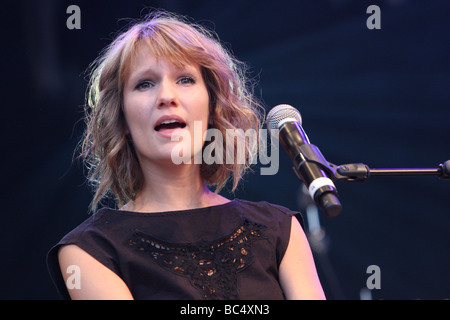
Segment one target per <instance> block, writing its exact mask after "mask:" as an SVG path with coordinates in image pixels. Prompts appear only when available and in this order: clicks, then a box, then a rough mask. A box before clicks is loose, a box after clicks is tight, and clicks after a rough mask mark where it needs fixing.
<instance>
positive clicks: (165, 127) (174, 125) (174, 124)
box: [155, 120, 186, 131]
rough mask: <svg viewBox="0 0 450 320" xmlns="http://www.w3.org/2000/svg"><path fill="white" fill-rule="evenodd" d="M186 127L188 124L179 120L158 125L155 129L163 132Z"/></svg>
mask: <svg viewBox="0 0 450 320" xmlns="http://www.w3.org/2000/svg"><path fill="white" fill-rule="evenodd" d="M185 127H186V123H184V122H180V121H177V120H165V121H163V122H161V123H160V124H158V125H157V126H156V127H155V130H156V131H162V130H171V129H177V128H180V129H183V128H185Z"/></svg>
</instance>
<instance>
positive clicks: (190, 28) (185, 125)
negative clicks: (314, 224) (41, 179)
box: [48, 13, 324, 299]
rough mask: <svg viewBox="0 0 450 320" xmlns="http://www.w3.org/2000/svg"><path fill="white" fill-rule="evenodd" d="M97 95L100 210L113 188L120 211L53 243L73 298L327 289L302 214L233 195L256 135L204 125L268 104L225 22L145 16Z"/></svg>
mask: <svg viewBox="0 0 450 320" xmlns="http://www.w3.org/2000/svg"><path fill="white" fill-rule="evenodd" d="M87 100H88V106H89V108H88V109H89V110H88V111H87V130H86V135H85V138H84V141H83V147H82V156H83V157H84V158H85V160H86V162H87V163H88V167H89V169H90V172H89V174H90V180H91V181H92V182H94V183H95V187H96V193H95V196H94V199H93V202H92V210H94V211H95V210H97V205H98V203H99V202H100V201H101V200H102V199H103V198H105V197H107V196H108V195H113V197H114V198H115V199H116V201H117V207H118V208H119V209H109V208H103V209H100V210H98V211H97V212H96V213H95V214H94V215H92V216H91V217H90V218H88V219H87V220H86V221H85V222H83V223H82V224H81V225H80V226H78V227H77V228H75V229H74V230H73V231H72V232H70V233H69V234H68V235H66V236H65V237H64V238H63V239H62V240H61V241H60V242H59V243H58V244H57V245H56V246H55V247H53V248H52V249H51V251H50V252H49V255H48V264H49V270H50V273H51V275H52V277H53V279H54V282H55V284H56V286H57V287H58V290H59V291H60V293H61V294H62V295H63V297H65V298H71V299H285V298H286V299H323V298H324V294H323V291H322V288H321V285H320V282H319V279H318V277H317V273H316V270H315V266H314V262H313V259H312V255H311V251H310V248H309V245H308V243H307V240H306V237H305V235H304V233H303V231H302V228H301V226H300V224H299V222H298V220H297V219H296V218H295V217H294V213H293V212H291V211H289V210H287V209H286V208H283V207H280V206H276V205H272V204H269V203H267V202H257V203H255V202H250V201H245V200H240V199H234V200H229V199H227V198H224V197H222V196H221V195H219V191H220V189H221V188H222V187H223V186H224V185H225V183H226V182H227V180H228V179H232V182H233V190H234V188H236V186H237V185H238V183H239V181H240V179H241V177H242V175H243V174H244V172H245V171H246V169H248V167H249V164H250V162H251V161H250V160H251V159H252V158H251V157H252V152H254V151H255V150H254V148H252V146H251V143H249V142H248V140H246V139H245V137H243V136H242V135H241V136H239V135H237V139H236V140H233V142H234V143H233V144H232V146H233V150H230V148H214V146H217V144H219V143H223V144H224V145H225V141H223V140H222V139H217V138H216V139H209V140H208V139H201V143H198V139H196V138H195V137H198V135H199V134H200V135H201V137H202V138H204V137H206V136H207V134H208V130H216V131H215V132H220V133H222V137H224V139H226V131H227V130H237V129H241V130H244V131H245V130H248V129H255V130H256V132H257V131H258V129H259V128H260V114H259V112H258V110H259V108H260V106H259V105H258V104H257V103H256V102H255V100H254V99H253V96H252V94H251V92H250V91H249V90H248V88H247V81H246V78H245V73H244V70H243V65H242V64H241V63H240V62H239V61H237V60H235V59H234V58H233V57H232V56H231V55H230V54H229V53H228V52H227V51H226V50H225V49H224V48H223V47H222V46H221V45H220V44H219V42H218V41H217V40H215V38H214V37H213V35H212V34H211V33H209V32H208V31H206V30H205V29H204V28H202V27H201V26H198V25H194V24H191V23H189V22H187V21H185V20H183V19H182V18H180V17H176V16H174V15H171V14H168V13H155V14H153V15H151V16H149V17H148V18H146V19H145V20H144V21H142V22H139V23H136V24H135V25H134V26H132V27H131V28H130V29H129V30H128V31H126V32H124V33H122V34H121V35H120V36H118V37H117V38H116V40H114V41H113V42H112V43H111V45H110V46H108V47H107V48H106V50H105V51H104V52H103V54H102V56H101V57H100V58H99V59H98V60H97V61H96V63H95V64H94V69H93V73H92V77H91V82H90V86H89V91H88V98H87ZM189 137H190V138H192V137H194V138H193V139H189ZM210 140H212V141H210ZM203 142H204V143H203ZM206 148H209V150H215V153H214V152H211V153H210V155H212V154H214V159H216V160H217V159H224V158H225V155H226V154H227V153H228V154H229V153H232V154H234V155H235V157H236V154H237V152H234V151H237V150H238V149H239V148H244V149H245V151H246V152H245V161H226V162H225V161H213V162H211V161H206V159H205V154H206V153H205V152H204V151H205V150H206ZM217 150H223V154H222V155H220V154H217V153H219V152H218V151H217ZM199 155H200V157H199ZM180 156H181V157H182V158H183V159H184V160H187V161H182V162H179V161H178V162H176V161H174V159H175V158H176V157H180ZM198 159H200V160H201V161H198ZM235 159H236V158H235ZM189 160H192V161H189ZM208 185H209V186H215V187H216V188H215V192H212V191H211V190H210V189H209V187H208ZM74 266H75V267H76V268H75V269H74V268H73V267H74ZM72 270H75V271H77V272H78V274H77V277H76V278H73V276H75V274H73V273H72ZM74 279H75V280H76V282H77V283H72V282H73V281H74ZM71 281H72V282H71Z"/></svg>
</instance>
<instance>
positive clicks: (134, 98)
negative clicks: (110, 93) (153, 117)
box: [123, 94, 150, 133]
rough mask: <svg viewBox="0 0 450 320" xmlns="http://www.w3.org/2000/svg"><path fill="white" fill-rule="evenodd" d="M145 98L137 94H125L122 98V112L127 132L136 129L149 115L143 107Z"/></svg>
mask: <svg viewBox="0 0 450 320" xmlns="http://www.w3.org/2000/svg"><path fill="white" fill-rule="evenodd" d="M144 100H145V99H142V97H140V96H138V95H132V94H131V95H125V96H124V99H123V104H124V105H123V114H124V117H125V123H126V127H127V130H128V131H129V133H133V131H135V130H138V128H139V127H140V126H141V125H142V124H143V123H146V119H148V118H149V117H150V113H149V111H150V110H148V108H145V105H146V104H145V101H144Z"/></svg>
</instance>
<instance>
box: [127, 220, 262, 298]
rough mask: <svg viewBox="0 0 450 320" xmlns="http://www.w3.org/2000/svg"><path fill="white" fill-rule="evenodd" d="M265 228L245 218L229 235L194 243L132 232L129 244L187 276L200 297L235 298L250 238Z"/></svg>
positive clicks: (248, 256)
mask: <svg viewBox="0 0 450 320" xmlns="http://www.w3.org/2000/svg"><path fill="white" fill-rule="evenodd" d="M266 228H267V227H266V226H264V225H261V224H257V223H254V222H251V221H248V220H243V221H242V222H241V224H240V225H239V226H238V227H237V228H236V229H235V230H234V231H233V232H232V233H231V234H229V235H227V236H225V237H223V238H221V239H218V240H215V241H205V240H200V241H197V242H195V243H169V242H164V241H161V240H158V239H155V238H153V237H152V236H150V235H147V234H145V233H143V232H141V231H136V232H135V233H134V234H133V238H132V239H130V240H129V245H130V246H133V247H135V248H136V249H137V250H139V251H141V252H146V253H148V254H149V255H150V257H152V259H154V260H155V261H156V263H157V264H158V265H160V266H161V267H163V268H165V269H167V270H170V271H172V272H173V273H175V274H177V275H181V276H185V277H187V278H188V279H189V280H190V282H191V284H192V285H193V286H194V287H195V288H197V289H199V290H200V291H201V292H202V297H203V299H206V300H215V299H225V300H235V299H237V298H238V276H237V273H238V272H240V271H242V270H244V269H245V268H247V267H248V266H249V265H250V264H251V263H252V262H253V260H254V256H253V253H252V241H253V240H255V239H261V238H262V230H264V229H266Z"/></svg>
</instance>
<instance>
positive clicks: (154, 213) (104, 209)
mask: <svg viewBox="0 0 450 320" xmlns="http://www.w3.org/2000/svg"><path fill="white" fill-rule="evenodd" d="M237 202H239V199H237V198H235V199H232V200H230V201H228V202H225V203H221V204H216V205H212V206H207V207H198V208H192V209H182V210H170V211H155V212H148V211H146V212H139V211H130V210H120V209H113V208H102V209H100V210H99V212H100V211H110V212H113V213H116V214H119V215H120V214H125V215H136V216H161V215H174V214H192V213H199V212H201V211H206V210H211V209H222V208H224V207H228V206H230V205H234V204H235V203H237Z"/></svg>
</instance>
